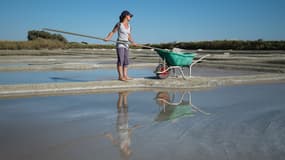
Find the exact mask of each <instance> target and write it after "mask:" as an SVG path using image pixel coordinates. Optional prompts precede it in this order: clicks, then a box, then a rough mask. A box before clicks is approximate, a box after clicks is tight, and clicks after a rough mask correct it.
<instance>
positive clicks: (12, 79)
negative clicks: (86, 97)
mask: <svg viewBox="0 0 285 160" xmlns="http://www.w3.org/2000/svg"><path fill="white" fill-rule="evenodd" d="M153 70H154V69H153V68H144V69H129V71H128V72H129V75H130V76H131V77H133V78H144V77H154V76H155V74H154V73H153ZM188 72H189V71H188V70H185V73H186V75H188ZM179 73H180V72H179V71H178V70H177V71H176V74H177V75H181V74H179ZM258 73H259V72H253V71H240V70H224V69H215V68H199V67H197V68H193V71H192V74H193V76H208V77H212V76H238V75H250V74H258ZM171 74H173V73H172V72H171ZM117 77H118V75H117V71H116V69H98V70H79V71H34V72H32V71H28V72H0V85H6V84H29V83H56V82H88V81H98V80H115V79H117Z"/></svg>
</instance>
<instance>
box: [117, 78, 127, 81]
mask: <svg viewBox="0 0 285 160" xmlns="http://www.w3.org/2000/svg"><path fill="white" fill-rule="evenodd" d="M118 80H119V81H127V79H126V78H118Z"/></svg>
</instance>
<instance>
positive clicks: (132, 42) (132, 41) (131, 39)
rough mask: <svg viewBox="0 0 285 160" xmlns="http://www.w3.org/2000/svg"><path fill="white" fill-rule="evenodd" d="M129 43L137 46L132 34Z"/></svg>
mask: <svg viewBox="0 0 285 160" xmlns="http://www.w3.org/2000/svg"><path fill="white" fill-rule="evenodd" d="M129 41H130V42H131V44H132V45H134V46H136V45H137V44H136V43H135V41H134V40H133V37H132V35H131V34H129Z"/></svg>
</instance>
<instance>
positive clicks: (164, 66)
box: [154, 49, 209, 79]
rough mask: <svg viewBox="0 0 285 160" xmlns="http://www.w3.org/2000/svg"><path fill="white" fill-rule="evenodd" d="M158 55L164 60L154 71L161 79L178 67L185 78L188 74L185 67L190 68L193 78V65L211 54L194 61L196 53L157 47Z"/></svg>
mask: <svg viewBox="0 0 285 160" xmlns="http://www.w3.org/2000/svg"><path fill="white" fill-rule="evenodd" d="M155 51H156V52H157V53H158V55H159V56H160V57H161V58H162V60H163V62H162V63H160V64H159V65H158V66H157V67H156V69H155V71H154V73H155V74H156V76H157V77H158V78H160V79H165V78H167V77H168V76H169V74H170V71H171V70H173V71H175V69H178V70H179V71H180V73H181V75H182V77H183V78H184V79H186V76H185V74H184V71H183V68H185V67H188V68H189V78H191V72H192V66H193V65H194V64H196V63H198V62H200V61H202V59H204V58H205V57H207V56H209V55H205V56H203V57H201V58H200V59H198V60H196V61H194V62H193V59H194V58H195V57H196V54H194V53H180V52H173V51H168V50H163V49H155Z"/></svg>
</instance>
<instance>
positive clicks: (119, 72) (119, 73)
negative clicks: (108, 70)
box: [117, 64, 126, 81]
mask: <svg viewBox="0 0 285 160" xmlns="http://www.w3.org/2000/svg"><path fill="white" fill-rule="evenodd" d="M117 71H118V76H119V78H118V79H119V80H122V81H125V80H126V79H125V78H124V72H123V67H122V66H121V65H119V64H118V65H117Z"/></svg>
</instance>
